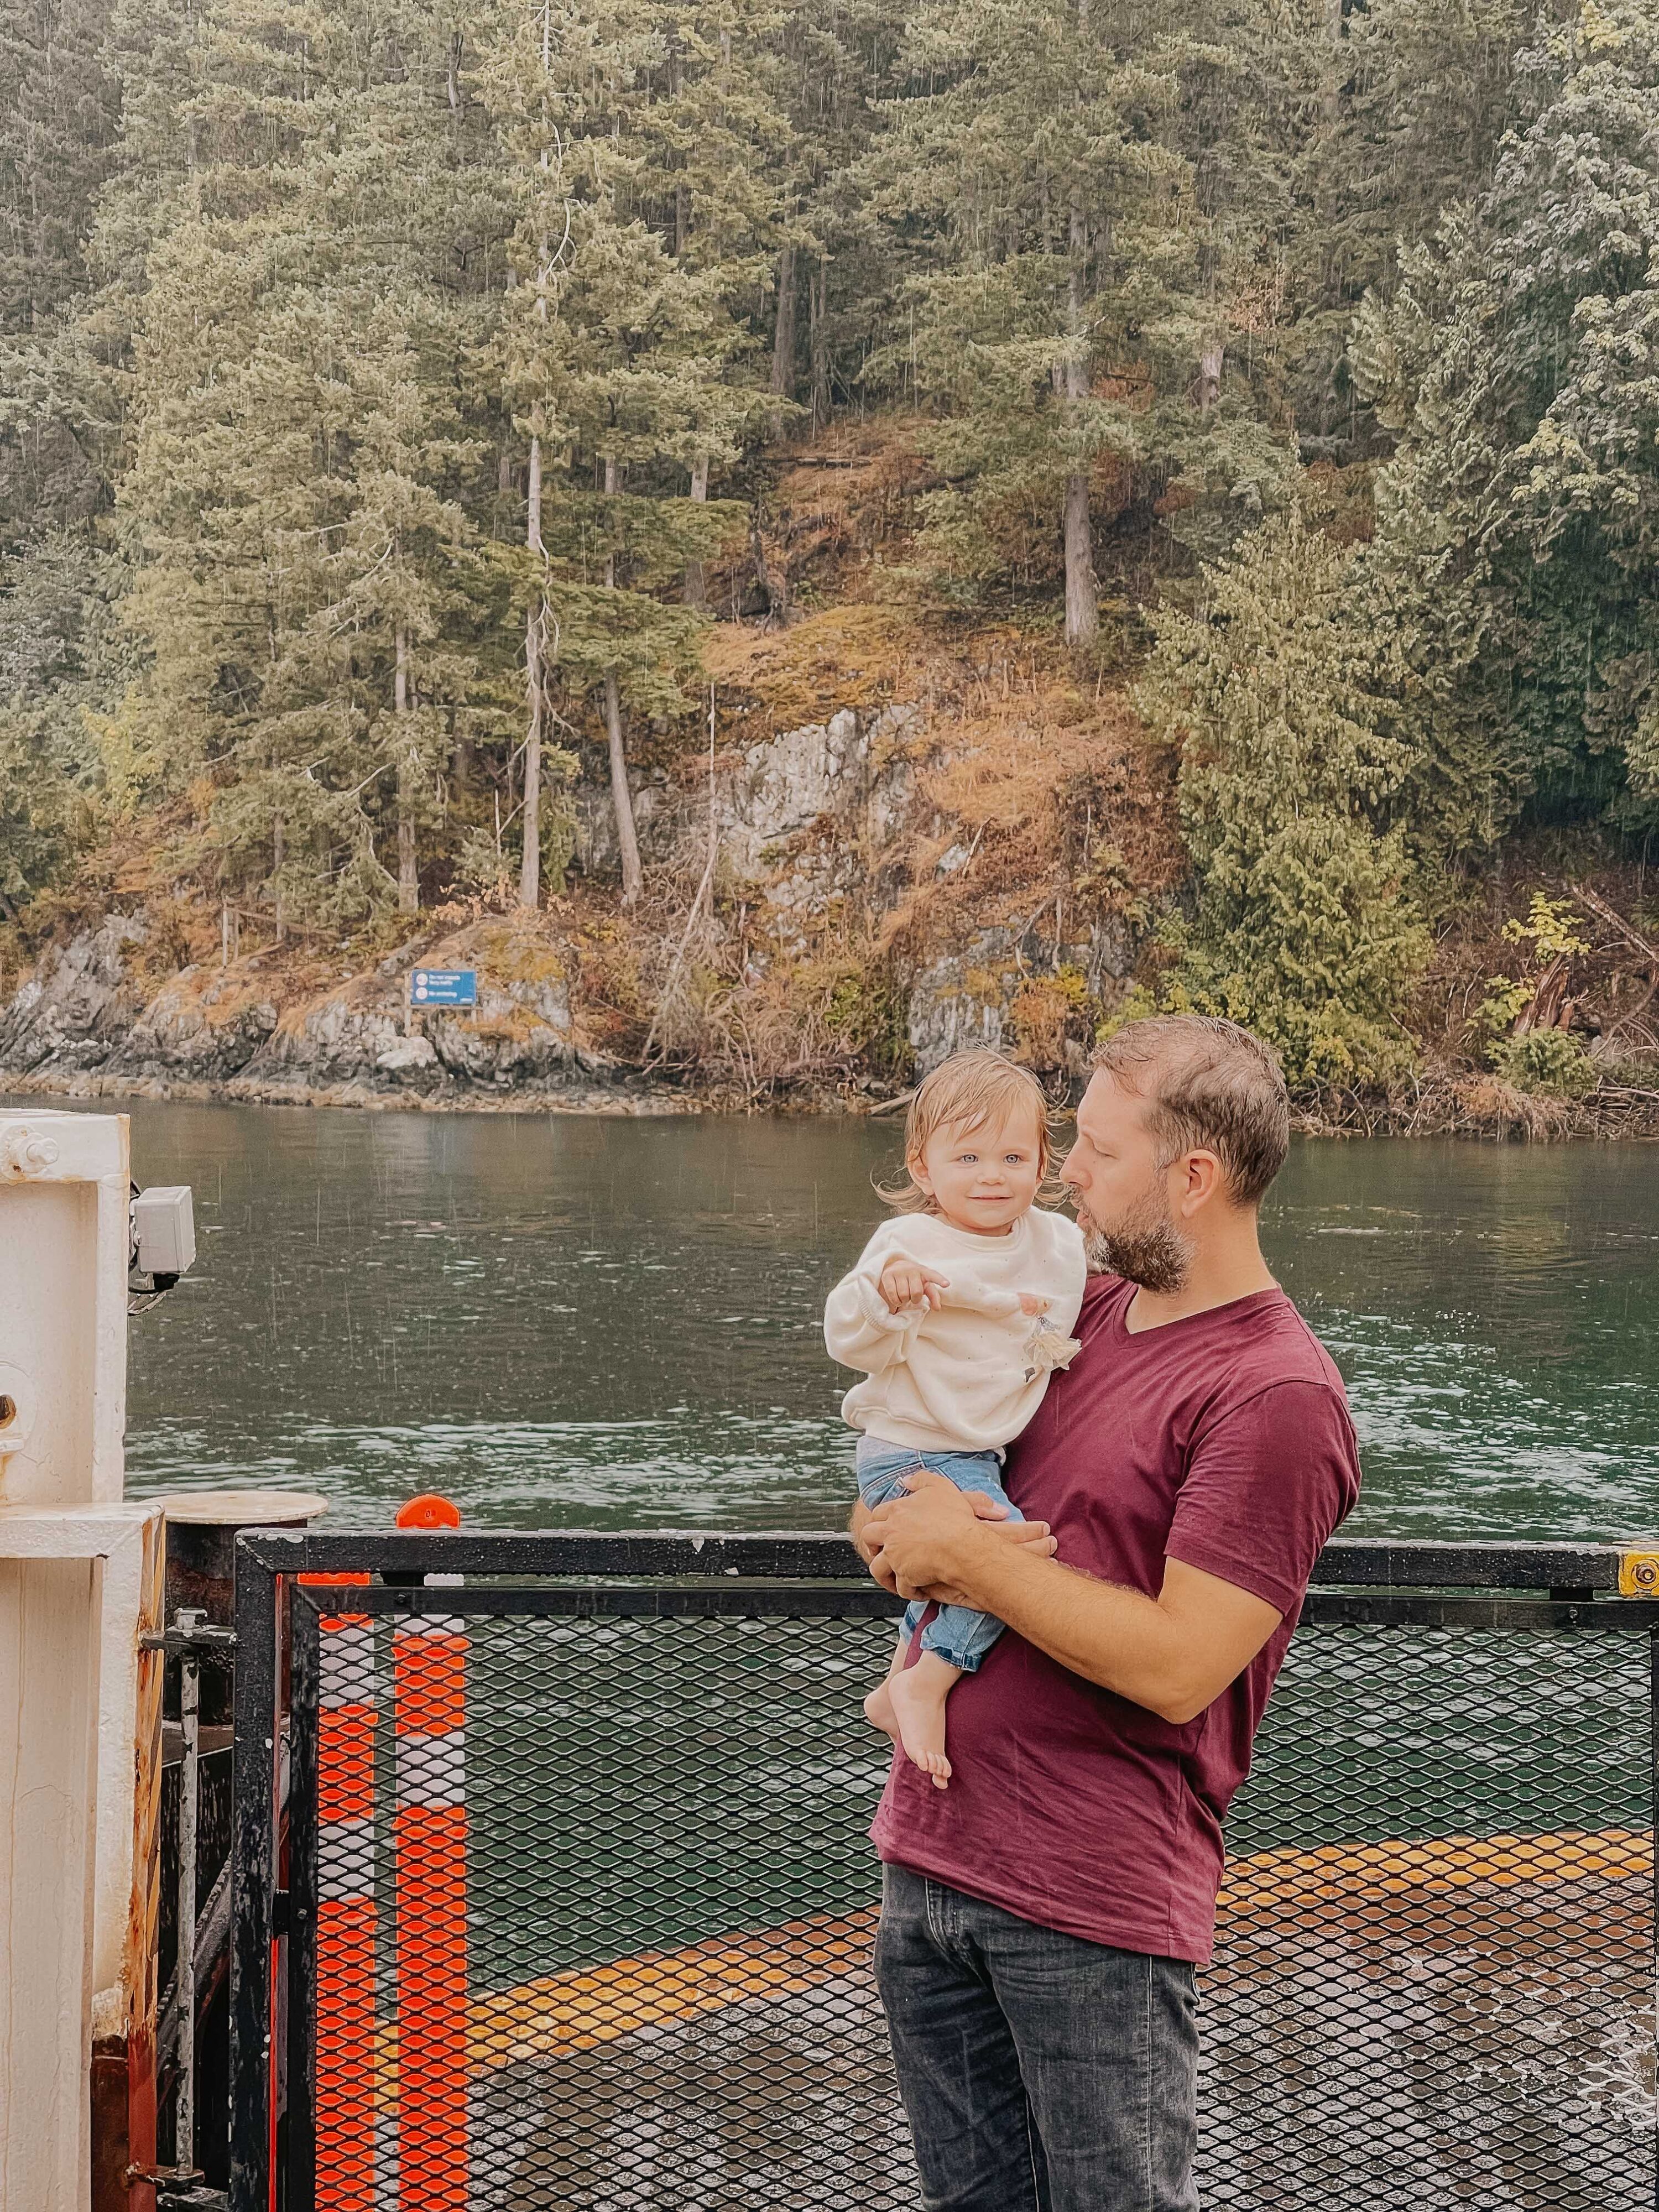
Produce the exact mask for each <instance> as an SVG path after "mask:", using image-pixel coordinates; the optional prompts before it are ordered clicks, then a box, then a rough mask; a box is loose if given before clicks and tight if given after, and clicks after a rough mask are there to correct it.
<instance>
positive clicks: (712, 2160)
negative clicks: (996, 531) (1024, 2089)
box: [233, 1539, 1656, 2212]
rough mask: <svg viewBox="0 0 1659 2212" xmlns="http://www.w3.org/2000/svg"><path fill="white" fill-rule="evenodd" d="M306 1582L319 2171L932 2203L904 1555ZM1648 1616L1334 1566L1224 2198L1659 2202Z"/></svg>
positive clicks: (299, 1940)
mask: <svg viewBox="0 0 1659 2212" xmlns="http://www.w3.org/2000/svg"><path fill="white" fill-rule="evenodd" d="M263 1541H265V1542H267V1543H270V1542H271V1541H273V1540H263ZM309 1541H310V1542H311V1543H312V1544H313V1547H314V1546H315V1544H316V1542H317V1540H315V1539H312V1540H309ZM336 1541H338V1540H336ZM359 1541H362V1540H359ZM471 1541H472V1543H473V1544H474V1546H475V1547H476V1545H477V1543H478V1541H480V1540H476V1539H475V1540H471ZM539 1541H541V1542H543V1543H544V1544H546V1543H553V1542H556V1541H558V1540H554V1539H543V1540H539ZM306 1564H307V1565H310V1564H311V1562H310V1560H309V1559H307V1561H306ZM291 1607H292V1623H291V1625H292V1645H291V1648H292V1680H291V1686H290V1711H291V1737H290V1753H291V1759H290V1771H289V1821H288V1835H289V1857H288V1863H287V1875H288V1881H287V1892H286V1893H287V1898H288V1900H289V1917H288V1935H287V1942H286V1959H285V1961H283V1964H284V1966H285V1972H284V1973H283V1974H281V1975H279V1976H278V1978H277V1988H276V1991H275V1992H274V1993H271V1992H268V1993H267V1996H266V1997H264V1998H258V1997H256V2008H255V2012H252V2013H251V2012H249V2011H248V2010H247V2009H246V2007H245V2008H244V2012H243V2015H242V2028H241V2034H242V2044H243V2050H244V2054H245V2055H246V2046H247V2044H248V2041H249V2039H250V2033H249V2024H250V2022H251V2021H252V2019H253V2018H254V2017H255V2016H256V2014H257V2006H258V2003H259V2002H268V2001H269V1997H270V1995H272V1994H274V1995H275V1996H277V1997H278V1998H280V1997H281V1996H282V1994H283V1990H284V1989H285V1991H286V2003H287V2013H286V2019H285V2021H284V2020H283V2018H282V2017H281V2015H280V2014H279V2013H272V2014H270V2015H267V2016H268V2017H271V2018H273V2020H274V2022H275V2028H276V2035H275V2043H276V2045H285V2047H286V2058H287V2065H286V2088H285V2094H284V2095H283V2098H282V2100H281V2101H282V2103H283V2106H284V2107H285V2109H284V2110H283V2112H282V2116H281V2118H280V2120H279V2122H278V2126H277V2141H276V2150H277V2159H276V2163H277V2166H278V2168H279V2170H280V2175H281V2181H282V2196H281V2199H280V2201H281V2202H283V2203H284V2204H285V2205H286V2206H287V2207H289V2208H294V2212H301V2208H310V2207H313V2206H315V2207H317V2208H321V2212H392V2208H398V2212H471V2208H474V2207H477V2208H483V2207H484V2206H489V2207H492V2208H501V2212H750V2208H753V2212H761V2208H763V2207H764V2208H766V2212H775V2209H776V2208H786V2207H799V2208H801V2212H809V2208H810V2212H836V2208H848V2212H851V2209H852V2208H857V2212H910V2208H913V2207H914V2205H915V2202H916V2192H915V2179H914V2174H913V2170H912V2168H911V2166H910V2164H909V2159H908V2139H907V2135H906V2130H905V2126H904V2121H903V2117H902V2112H900V2110H899V2108H898V2106H897V2102H896V2096H895V2093H894V2088H893V2082H892V2076H891V2072H890V2065H889V2062H888V2057H887V2051H886V2044H885V2038H884V2030H883V2027H882V2021H881V2017H880V2013H879V2008H878V2005H877V2002H876V1998H875V1992H874V1988H873V1984H872V1979H871V1976H870V1972H869V1966H868V1958H869V1948H870V1942H871V1937H872V1930H873V1923H874V1910H875V1905H876V1899H877V1869H876V1868H875V1866H874V1864H873V1861H872V1855H871V1851H870V1847H869V1845H868V1843H867V1840H866V1828H867V1826H868V1823H869V1820H870V1817H871V1814H872V1811H873V1809H874V1806H875V1802H876V1799H877V1797H878V1794H879V1791H880V1788H881V1785H882V1782H883V1779H884V1774H885V1770H886V1759H885V1758H884V1756H882V1752H883V1749H884V1747H883V1746H882V1745H880V1744H879V1743H878V1741H875V1740H873V1739H872V1734H871V1732H870V1731H869V1730H868V1729H867V1728H866V1726H865V1724H864V1723H863V1721H862V1717H861V1716H860V1711H859V1698H860V1693H861V1692H862V1690H863V1689H864V1688H865V1687H866V1686H867V1685H868V1684H869V1683H870V1682H871V1681H872V1680H874V1679H875V1676H876V1674H878V1671H879V1670H880V1668H882V1667H883V1666H884V1663H885V1659H886V1656H887V1654H888V1651H889V1650H890V1638H891V1633H892V1622H891V1620H890V1618H889V1617H887V1616H888V1614H889V1613H890V1607H889V1606H888V1605H887V1603H886V1601H884V1600H883V1599H882V1598H881V1597H880V1595H879V1594H878V1593H876V1592H874V1591H873V1590H872V1589H869V1588H868V1586H867V1585H866V1586H864V1587H859V1586H857V1585H855V1584H848V1583H842V1585H841V1586H839V1587H836V1586H833V1585H831V1586H824V1585H822V1584H819V1585H817V1586H812V1585H809V1584H805V1583H798V1582H796V1583H791V1582H782V1581H780V1582H778V1583H772V1584H769V1585H767V1586H764V1587H741V1586H734V1585H732V1584H731V1583H726V1585H725V1586H724V1587H722V1586H720V1584H714V1585H710V1584H708V1583H704V1584H702V1586H700V1587H696V1588H692V1587H679V1588H664V1587H657V1588H641V1587H628V1586H623V1585H617V1586H611V1587H607V1588H603V1589H593V1588H587V1589H570V1588H557V1587H550V1586H548V1585H547V1584H542V1585H540V1586H538V1587H535V1588H530V1589H526V1588H522V1587H519V1588H510V1587H502V1586H501V1585H500V1584H491V1583H489V1582H487V1581H486V1582H480V1581H477V1580H474V1579H473V1578H472V1577H471V1576H469V1579H468V1583H467V1585H466V1586H465V1587H464V1588H454V1589H424V1590H420V1591H416V1590H411V1589H384V1588H376V1589H364V1590H362V1591H350V1592H348V1591H342V1590H335V1591H318V1590H306V1589H298V1590H295V1592H294V1593H293V1596H292V1599H291ZM345 1607H349V1608H350V1610H349V1611H347V1610H345V1609H344V1608H345ZM1648 1612H1649V1608H1647V1607H1636V1606H1620V1605H1612V1606H1607V1605H1599V1606H1595V1605H1592V1606H1583V1605H1580V1606H1572V1605H1563V1604H1556V1605H1551V1604H1548V1603H1545V1602H1536V1603H1526V1602H1521V1603H1516V1602H1515V1601H1500V1602H1493V1601H1484V1600H1473V1601H1462V1603H1461V1607H1460V1602H1459V1601H1443V1602H1431V1601H1406V1600H1381V1601H1379V1600H1376V1599H1364V1598H1345V1597H1340V1596H1335V1595H1328V1596H1322V1597H1321V1598H1319V1599H1318V1600H1316V1601H1315V1602H1314V1605H1313V1607H1312V1613H1313V1617H1312V1618H1311V1619H1310V1621H1309V1622H1308V1624H1307V1625H1306V1626H1304V1629H1303V1631H1302V1632H1301V1633H1300V1634H1299V1635H1298V1637H1297V1639H1296V1641H1295V1643H1294V1644H1293V1645H1292V1648H1291V1656H1290V1659H1289V1661H1288V1662H1287V1664H1286V1668H1285V1673H1284V1674H1283V1676H1282V1677H1281V1680H1280V1685H1279V1689H1278V1690H1277V1692H1276V1693H1275V1696H1274V1699H1273V1703H1272V1705H1271V1706H1270V1708H1269V1711H1268V1715H1267V1722H1266V1723H1265V1725H1264V1729H1263V1731H1262V1735H1261V1738H1260V1739H1259V1743H1258V1755H1257V1763H1256V1767H1255V1772H1254V1773H1253V1775H1252V1778H1251V1780H1250V1783H1249V1785H1248V1788H1247V1789H1246V1790H1245V1791H1244V1792H1243V1793H1242V1794H1241V1796H1240V1799H1239V1802H1238V1803H1237V1806H1236V1808H1235V1810H1234V1813H1233V1815H1232V1818H1231V1821H1230V1824H1229V1826H1230V1845H1231V1869H1230V1873H1229V1877H1228V1881H1227V1886H1226V1889H1225V1893H1224V1899H1223V1911H1222V1917H1221V1929H1220V1940H1219V1946H1218V1955H1217V1959H1216V1961H1215V1964H1214V1966H1213V1967H1212V1969H1211V1970H1210V1972H1208V1973H1207V1974H1206V1976H1205V1977H1204V1978H1203V1985H1202V1986H1203V2027H1204V2036H1205V2060H1204V2068H1205V2075H1204V2082H1203V2088H1202V2093H1201V2102H1202V2113H1203V2134H1202V2142H1201V2150H1200V2187H1201V2190H1202V2193H1203V2197H1204V2202H1205V2204H1206V2208H1207V2209H1208V2212H1215V2208H1227V2212H1315V2208H1318V2212H1383V2208H1384V2207H1389V2208H1392V2207H1395V2206H1398V2205H1400V2204H1401V2203H1409V2204H1410V2205H1411V2206H1412V2207H1413V2212H1636V2208H1638V2207H1639V2208H1641V2212H1651V2208H1652V2207H1653V2206H1654V2204H1655V2203H1656V2151H1655V2134H1654V2111H1655V2101H1654V2100H1655V2081H1654V2016H1653V1984H1654V1960H1655V1919H1654V1874H1653V1852H1652V1834H1653V1830H1652V1802H1653V1787H1654V1763H1653V1729H1652V1710H1653V1661H1652V1644H1651V1637H1650V1631H1649V1624H1648V1620H1647V1614H1648ZM1368 1613H1370V1614H1372V1615H1376V1614H1378V1613H1381V1614H1382V1615H1383V1616H1384V1617H1383V1618H1382V1619H1380V1620H1378V1619H1370V1620H1368V1619H1366V1618H1365V1616H1366V1615H1367V1614H1368ZM1598 1615H1599V1619H1598V1618H1596V1616H1598ZM1454 1620H1455V1625H1448V1623H1449V1622H1450V1621H1454ZM1603 1622H1605V1623H1606V1624H1607V1625H1606V1626H1602V1623H1603ZM244 1658H245V1660H246V1648H245V1651H244ZM239 1787H240V1785H239ZM244 1857H245V1859H246V1852H244ZM279 1870H280V1869H279V1867H278V1864H277V1862H276V1860H275V1859H274V1858H273V1860H272V1862H271V1874H272V1875H273V1877H274V1875H276V1872H277V1871H279ZM257 1872H258V1869H257V1868H255V1869H252V1873H253V1874H254V1875H257ZM247 1878H248V1877H247V1874H246V1871H245V1876H244V1888H245V1890H246V1886H247ZM273 1893H275V1890H274V1882H273ZM257 1934H258V1931H257V1930H256V1935H257ZM242 1955H243V1956H244V1957H247V1956H250V1955H252V1953H250V1952H249V1951H247V1950H246V1949H244V1950H243V1952H242ZM272 2070H279V2069H267V2079H268V2077H269V2073H270V2071H272ZM244 2072H245V2074H250V2075H251V2073H252V2069H244ZM252 2132H253V2130H252V2126H251V2125H250V2126H249V2127H247V2128H245V2130H244V2134H245V2135H246V2136H249V2137H250V2138H251V2136H252ZM258 2166H259V2161H258V2160H257V2159H252V2158H250V2157H246V2156H245V2157H244V2158H243V2159H242V2160H241V2161H240V2168H239V2171H240V2176H241V2191H240V2194H238V2193H237V2191H236V2190H234V2191H233V2203H235V2204H237V2205H238V2206H239V2207H242V2208H246V2212H252V2208H253V2206H254V2205H255V2204H258V2205H259V2206H261V2208H263V2206H264V2203H267V2202H268V2201H269V2199H268V2197H265V2196H262V2195H259V2194H258V2193H257V2188H258V2185H259V2184H260V2181H261V2176H260V2174H259V2172H258Z"/></svg>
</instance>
